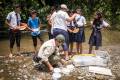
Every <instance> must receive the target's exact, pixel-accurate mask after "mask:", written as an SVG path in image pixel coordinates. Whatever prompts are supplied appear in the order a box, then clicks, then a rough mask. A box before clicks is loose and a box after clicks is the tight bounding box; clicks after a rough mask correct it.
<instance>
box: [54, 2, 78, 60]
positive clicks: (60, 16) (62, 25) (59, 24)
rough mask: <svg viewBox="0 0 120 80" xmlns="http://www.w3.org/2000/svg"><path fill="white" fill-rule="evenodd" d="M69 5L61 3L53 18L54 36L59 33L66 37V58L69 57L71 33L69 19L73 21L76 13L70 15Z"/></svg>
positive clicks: (64, 46)
mask: <svg viewBox="0 0 120 80" xmlns="http://www.w3.org/2000/svg"><path fill="white" fill-rule="evenodd" d="M67 10H68V8H67V6H66V5H65V4H61V6H60V10H58V11H57V13H56V14H55V16H54V18H53V27H52V30H53V37H55V36H57V35H58V34H62V35H64V37H65V44H64V45H63V49H64V52H65V55H66V57H65V59H68V45H69V35H68V31H67V23H66V22H67V21H69V22H70V21H72V20H73V19H74V18H75V16H76V14H73V16H71V17H69V15H68V13H67Z"/></svg>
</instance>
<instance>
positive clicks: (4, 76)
mask: <svg viewBox="0 0 120 80" xmlns="http://www.w3.org/2000/svg"><path fill="white" fill-rule="evenodd" d="M90 33H91V31H90V30H86V42H85V43H84V44H83V45H84V46H83V48H84V49H88V43H87V42H88V40H89V36H90ZM119 34H120V32H116V31H103V47H105V48H106V46H107V48H108V49H113V50H115V51H114V52H116V55H115V54H114V55H113V53H114V52H112V53H111V56H112V57H114V56H118V59H120V55H119V52H120V51H119V50H118V49H119V48H118V47H119V46H118V47H117V48H118V49H117V48H115V45H118V44H120V42H119V41H120V37H119V36H117V35H119ZM42 38H43V40H44V41H46V40H48V35H47V33H43V34H42ZM110 45H113V46H112V47H108V46H110ZM105 48H104V49H105ZM107 48H106V49H107ZM38 49H39V42H38ZM106 49H105V50H106ZM33 51H34V48H33V43H32V38H31V36H30V34H29V33H23V34H22V39H21V53H23V57H19V56H16V57H14V58H12V59H9V58H6V57H4V56H6V55H8V54H9V41H8V38H4V39H0V80H41V78H42V77H43V78H42V79H44V80H50V79H51V76H50V74H49V73H47V72H45V73H44V72H40V71H37V70H36V69H35V68H34V66H33V62H32V55H33V54H32V53H33ZM16 52H17V50H16V46H14V54H15V53H16ZM24 53H25V54H24ZM115 60H116V58H115V57H114V61H115ZM114 61H113V64H114V63H116V64H114V65H113V64H112V67H114V66H115V67H116V65H117V68H115V69H114V68H113V69H114V71H115V72H114V73H115V74H116V75H117V77H118V78H119V77H120V75H119V74H120V73H119V72H120V67H119V66H120V64H119V63H120V62H119V61H118V62H114ZM82 70H83V69H82ZM84 72H85V71H84V70H83V72H82V73H84ZM73 75H74V76H71V77H70V76H69V77H66V78H65V79H63V80H68V79H69V80H77V76H78V73H76V74H73ZM80 75H82V74H80V73H79V76H80ZM82 77H83V76H82ZM87 80H91V79H87ZM92 80H94V79H92ZM95 80H97V79H95ZM103 80H104V79H103ZM106 80H107V79H106ZM111 80H114V79H111Z"/></svg>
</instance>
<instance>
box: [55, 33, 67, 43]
mask: <svg viewBox="0 0 120 80" xmlns="http://www.w3.org/2000/svg"><path fill="white" fill-rule="evenodd" d="M55 39H56V40H58V41H60V42H65V37H64V36H63V35H62V34H59V35H57V36H56V37H55Z"/></svg>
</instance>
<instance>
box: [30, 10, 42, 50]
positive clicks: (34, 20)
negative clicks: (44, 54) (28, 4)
mask: <svg viewBox="0 0 120 80" xmlns="http://www.w3.org/2000/svg"><path fill="white" fill-rule="evenodd" d="M30 15H31V16H30V17H29V19H28V26H29V27H28V29H29V30H31V36H32V39H33V45H34V49H35V52H37V38H38V39H39V40H40V46H41V45H42V43H43V40H42V39H41V35H40V20H39V18H38V17H37V12H36V11H35V10H32V11H31V13H30Z"/></svg>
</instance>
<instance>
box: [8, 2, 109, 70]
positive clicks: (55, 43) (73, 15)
mask: <svg viewBox="0 0 120 80" xmlns="http://www.w3.org/2000/svg"><path fill="white" fill-rule="evenodd" d="M14 9H15V10H14V11H13V12H10V13H9V14H8V15H7V18H6V24H8V26H9V28H10V30H9V39H10V56H12V53H13V46H14V43H15V41H16V44H17V49H18V52H20V39H21V31H20V25H21V24H22V23H21V22H20V21H21V18H20V14H19V12H20V5H15V7H14ZM46 20H47V22H48V35H49V39H50V40H48V41H46V42H44V40H43V39H42V38H41V34H40V24H41V21H40V19H39V17H37V12H36V11H35V10H31V12H30V17H29V19H28V23H27V25H28V26H27V29H28V30H30V31H31V36H32V39H33V45H34V48H35V52H37V48H36V47H37V38H38V39H39V40H40V45H41V47H40V49H39V51H38V53H37V55H36V56H34V57H33V59H34V61H35V62H42V63H44V64H46V65H47V66H48V69H49V70H50V71H52V70H53V66H52V64H51V63H52V62H56V61H60V62H62V63H64V62H65V61H66V60H69V54H72V52H73V43H74V42H76V49H77V50H76V51H77V52H76V53H80V54H82V51H83V49H82V43H83V42H85V33H84V28H85V27H84V26H85V25H86V19H85V17H84V16H83V15H82V11H81V9H80V8H77V9H76V10H75V11H69V9H68V8H67V5H65V4H61V5H60V9H59V10H55V9H54V8H52V10H51V12H50V14H49V15H48V16H47V18H46ZM108 25H109V24H108V23H107V22H105V21H104V20H103V18H102V14H101V13H100V12H96V14H95V16H94V20H93V23H92V33H91V36H90V39H89V46H90V47H89V52H88V53H89V54H91V53H92V47H93V46H96V47H95V49H96V50H98V49H99V47H100V46H101V44H102V35H101V30H102V29H103V28H104V27H107V26H108ZM61 55H62V57H61ZM51 60H52V61H51ZM53 60H54V61H53Z"/></svg>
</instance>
